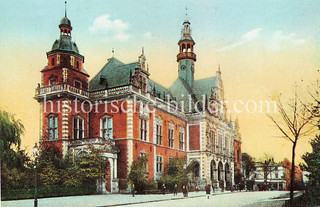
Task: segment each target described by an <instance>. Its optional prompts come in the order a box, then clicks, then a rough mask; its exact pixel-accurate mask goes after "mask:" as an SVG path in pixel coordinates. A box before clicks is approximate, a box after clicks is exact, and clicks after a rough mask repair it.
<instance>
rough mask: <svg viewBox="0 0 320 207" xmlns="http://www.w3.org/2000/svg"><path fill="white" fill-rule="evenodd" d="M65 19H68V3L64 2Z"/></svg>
mask: <svg viewBox="0 0 320 207" xmlns="http://www.w3.org/2000/svg"><path fill="white" fill-rule="evenodd" d="M64 17H67V1H65V2H64Z"/></svg>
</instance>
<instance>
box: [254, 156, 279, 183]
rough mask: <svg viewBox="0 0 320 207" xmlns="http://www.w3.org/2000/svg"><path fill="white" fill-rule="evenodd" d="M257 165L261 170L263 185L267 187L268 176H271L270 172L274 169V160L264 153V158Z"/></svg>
mask: <svg viewBox="0 0 320 207" xmlns="http://www.w3.org/2000/svg"><path fill="white" fill-rule="evenodd" d="M258 163H259V165H260V167H261V168H262V170H263V177H264V183H265V185H266V186H267V185H268V175H269V174H271V173H272V171H273V170H274V169H275V162H274V158H273V156H271V155H268V154H266V153H265V154H264V158H263V159H261V160H260V161H259V162H258Z"/></svg>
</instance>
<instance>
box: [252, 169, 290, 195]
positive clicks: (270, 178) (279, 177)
mask: <svg viewBox="0 0 320 207" xmlns="http://www.w3.org/2000/svg"><path fill="white" fill-rule="evenodd" d="M265 173H267V176H265ZM286 189H287V187H286V168H285V167H283V166H282V165H281V164H274V165H272V166H269V168H268V172H265V170H264V167H263V166H261V164H260V163H256V170H255V173H254V190H286Z"/></svg>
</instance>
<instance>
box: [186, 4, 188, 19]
mask: <svg viewBox="0 0 320 207" xmlns="http://www.w3.org/2000/svg"><path fill="white" fill-rule="evenodd" d="M187 18H188V7H186V19H187Z"/></svg>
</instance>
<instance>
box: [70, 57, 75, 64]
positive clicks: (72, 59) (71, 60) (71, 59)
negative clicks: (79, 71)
mask: <svg viewBox="0 0 320 207" xmlns="http://www.w3.org/2000/svg"><path fill="white" fill-rule="evenodd" d="M70 63H71V65H72V66H74V57H73V56H71V57H70Z"/></svg>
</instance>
